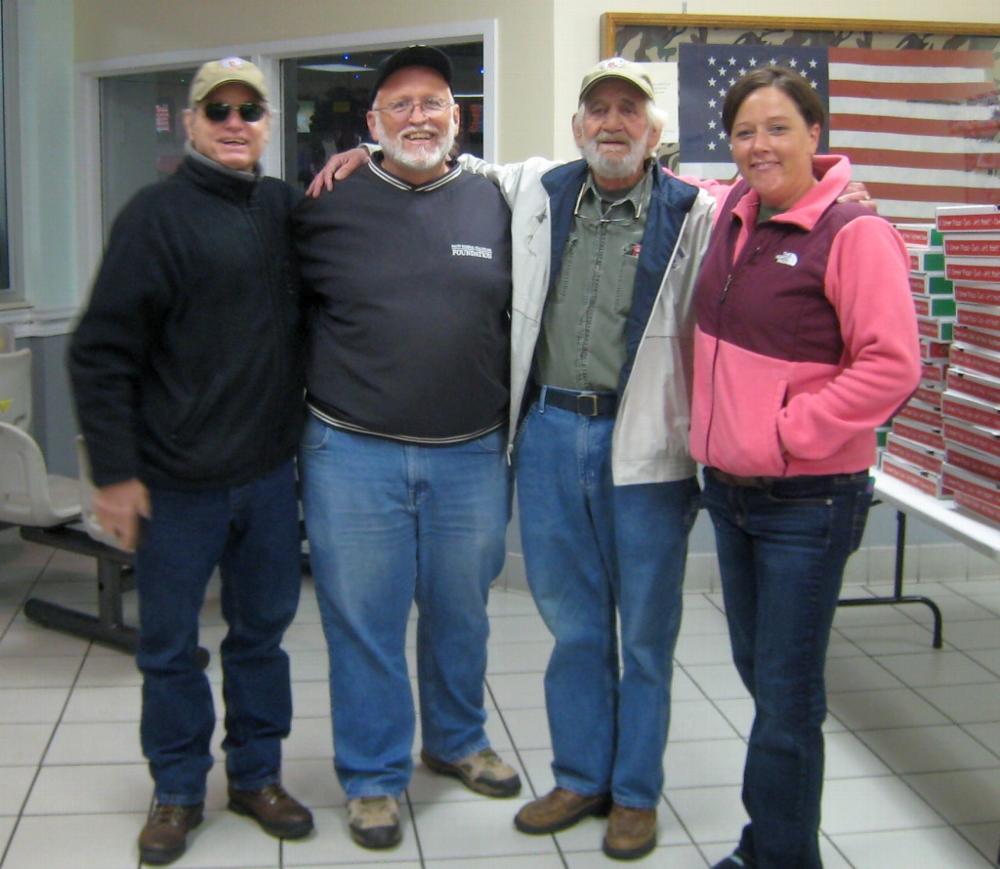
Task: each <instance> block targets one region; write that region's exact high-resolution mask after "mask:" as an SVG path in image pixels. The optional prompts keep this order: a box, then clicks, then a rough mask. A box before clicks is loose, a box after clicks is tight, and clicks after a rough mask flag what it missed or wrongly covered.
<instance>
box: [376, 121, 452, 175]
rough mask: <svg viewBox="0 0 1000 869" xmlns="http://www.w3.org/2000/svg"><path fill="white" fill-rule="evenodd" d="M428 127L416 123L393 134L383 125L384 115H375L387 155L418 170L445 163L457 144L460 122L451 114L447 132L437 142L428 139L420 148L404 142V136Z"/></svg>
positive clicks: (377, 131)
mask: <svg viewBox="0 0 1000 869" xmlns="http://www.w3.org/2000/svg"><path fill="white" fill-rule="evenodd" d="M449 111H450V110H449ZM426 129H428V127H426V126H423V125H416V124H414V125H411V126H408V127H406V128H405V129H404V130H402V131H400V133H399V135H398V136H391V135H389V133H387V132H386V129H385V127H384V126H383V125H382V116H381V115H380V114H376V115H375V132H376V133H377V134H378V143H379V145H381V146H382V150H383V151H384V152H385V156H386V157H388V158H389V159H390V160H392V162H394V163H398V164H399V165H400V166H405V167H406V168H407V169H414V170H416V171H418V172H423V171H425V170H427V169H433V168H434V167H435V166H440V165H441V164H442V163H444V161H445V159H446V158H447V156H448V154H449V152H450V151H451V147H452V145H454V144H455V137H456V136H457V135H458V124H457V123H456V122H455V116H454V115H451V118H450V120H449V122H448V130H447V132H445V134H444V135H443V136H442V137H441V138H439V139H438V141H437V143H436V144H435V143H434V140H433V139H428V140H427V145H426V146H425V147H422V148H421V149H420V150H418V151H413V150H408V149H407V148H406V146H405V145H404V144H403V136H404V135H405V134H406V133H411V132H413V131H414V130H426ZM431 132H433V133H436V130H432V131H431Z"/></svg>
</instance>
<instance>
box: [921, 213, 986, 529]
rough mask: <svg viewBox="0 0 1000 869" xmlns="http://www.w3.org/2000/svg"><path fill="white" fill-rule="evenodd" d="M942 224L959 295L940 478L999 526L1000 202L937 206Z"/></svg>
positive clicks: (948, 272)
mask: <svg viewBox="0 0 1000 869" xmlns="http://www.w3.org/2000/svg"><path fill="white" fill-rule="evenodd" d="M937 228H938V231H939V232H940V233H941V239H942V242H941V243H942V246H943V248H944V255H945V261H944V270H945V277H946V278H947V279H948V280H950V281H951V282H952V286H953V291H954V296H955V323H954V327H953V343H952V345H951V351H950V356H949V366H948V370H947V373H946V375H945V390H944V393H943V394H942V402H941V410H942V414H943V430H944V442H945V462H944V465H943V467H942V481H943V484H944V485H945V486H946V487H947V488H948V489H951V490H953V492H954V498H955V502H956V503H957V504H958V505H959V506H961V507H963V508H965V509H966V510H969V511H972V512H974V513H976V514H977V516H979V517H980V518H985V519H988V520H990V521H992V522H994V523H998V524H1000V205H998V206H992V205H969V206H956V207H942V208H939V209H938V210H937Z"/></svg>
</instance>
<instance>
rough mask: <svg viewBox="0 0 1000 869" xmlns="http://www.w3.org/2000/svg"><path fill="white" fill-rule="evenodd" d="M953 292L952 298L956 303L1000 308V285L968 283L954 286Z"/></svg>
mask: <svg viewBox="0 0 1000 869" xmlns="http://www.w3.org/2000/svg"><path fill="white" fill-rule="evenodd" d="M954 291H955V295H954V296H953V298H954V299H955V301H956V302H965V303H968V304H971V305H998V306H1000V285H997V284H990V283H986V282H982V281H981V282H979V283H976V282H975V281H970V282H968V283H964V284H955V285H954Z"/></svg>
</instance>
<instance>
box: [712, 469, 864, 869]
mask: <svg viewBox="0 0 1000 869" xmlns="http://www.w3.org/2000/svg"><path fill="white" fill-rule="evenodd" d="M871 494H872V489H871V483H870V481H869V478H868V474H867V472H862V473H858V474H836V475H830V476H817V477H789V478H787V479H781V480H777V481H773V482H770V483H767V482H765V483H764V484H762V485H761V486H759V487H752V486H737V485H729V484H727V483H724V482H721V481H720V480H719V479H717V478H716V477H715V476H714V475H713V472H712V470H711V469H709V470H706V472H705V493H704V501H705V506H706V507H707V508H708V511H709V513H710V515H711V517H712V522H713V524H714V525H715V538H716V544H717V550H718V557H719V570H720V573H721V577H722V592H723V596H724V598H725V605H726V619H727V621H728V623H729V637H730V641H731V642H732V646H733V660H734V661H735V663H736V669H737V670H738V671H739V674H740V678H741V679H742V680H743V684H744V685H745V686H746V688H747V690H748V691H749V692H750V695H751V696H752V697H753V700H754V707H755V713H756V714H755V716H754V723H753V729H752V730H751V732H750V743H749V746H748V747H747V758H746V767H745V769H744V774H743V804H744V806H745V807H746V810H747V814H748V815H749V816H750V823H749V824H747V826H746V827H744V829H743V835H742V837H741V840H740V845H739V852H740V854H741V855H742V856H743V858H744V860H745V862H746V863H747V865H748V866H756V867H768V869H815V867H820V866H822V862H821V860H820V855H819V841H818V835H819V821H820V801H821V798H822V792H823V731H822V725H823V720H824V719H825V718H826V686H825V682H824V679H823V671H824V668H825V665H826V650H827V646H828V644H829V640H830V630H831V626H832V624H833V615H834V611H835V610H836V607H837V599H838V596H839V594H840V585H841V580H842V578H843V573H844V565H845V564H846V562H847V558H848V556H849V555H850V554H851V553H852V552H853V551H854V550H855V549H857V548H858V545H859V543H860V542H861V535H862V533H863V532H864V527H865V520H866V518H867V516H868V507H869V505H870V504H871Z"/></svg>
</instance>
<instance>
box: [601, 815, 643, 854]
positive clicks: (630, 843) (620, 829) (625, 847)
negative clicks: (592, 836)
mask: <svg viewBox="0 0 1000 869" xmlns="http://www.w3.org/2000/svg"><path fill="white" fill-rule="evenodd" d="M655 847H656V809H630V808H628V807H626V806H619V805H618V804H617V803H615V805H614V806H612V807H611V816H610V817H609V818H608V832H607V833H606V834H605V836H604V843H603V848H604V853H605V854H607V855H608V856H609V857H613V858H614V859H615V860H637V859H638V858H639V857H645V856H646V855H647V854H648V853H649V852H650V851H652V850H653V848H655Z"/></svg>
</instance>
